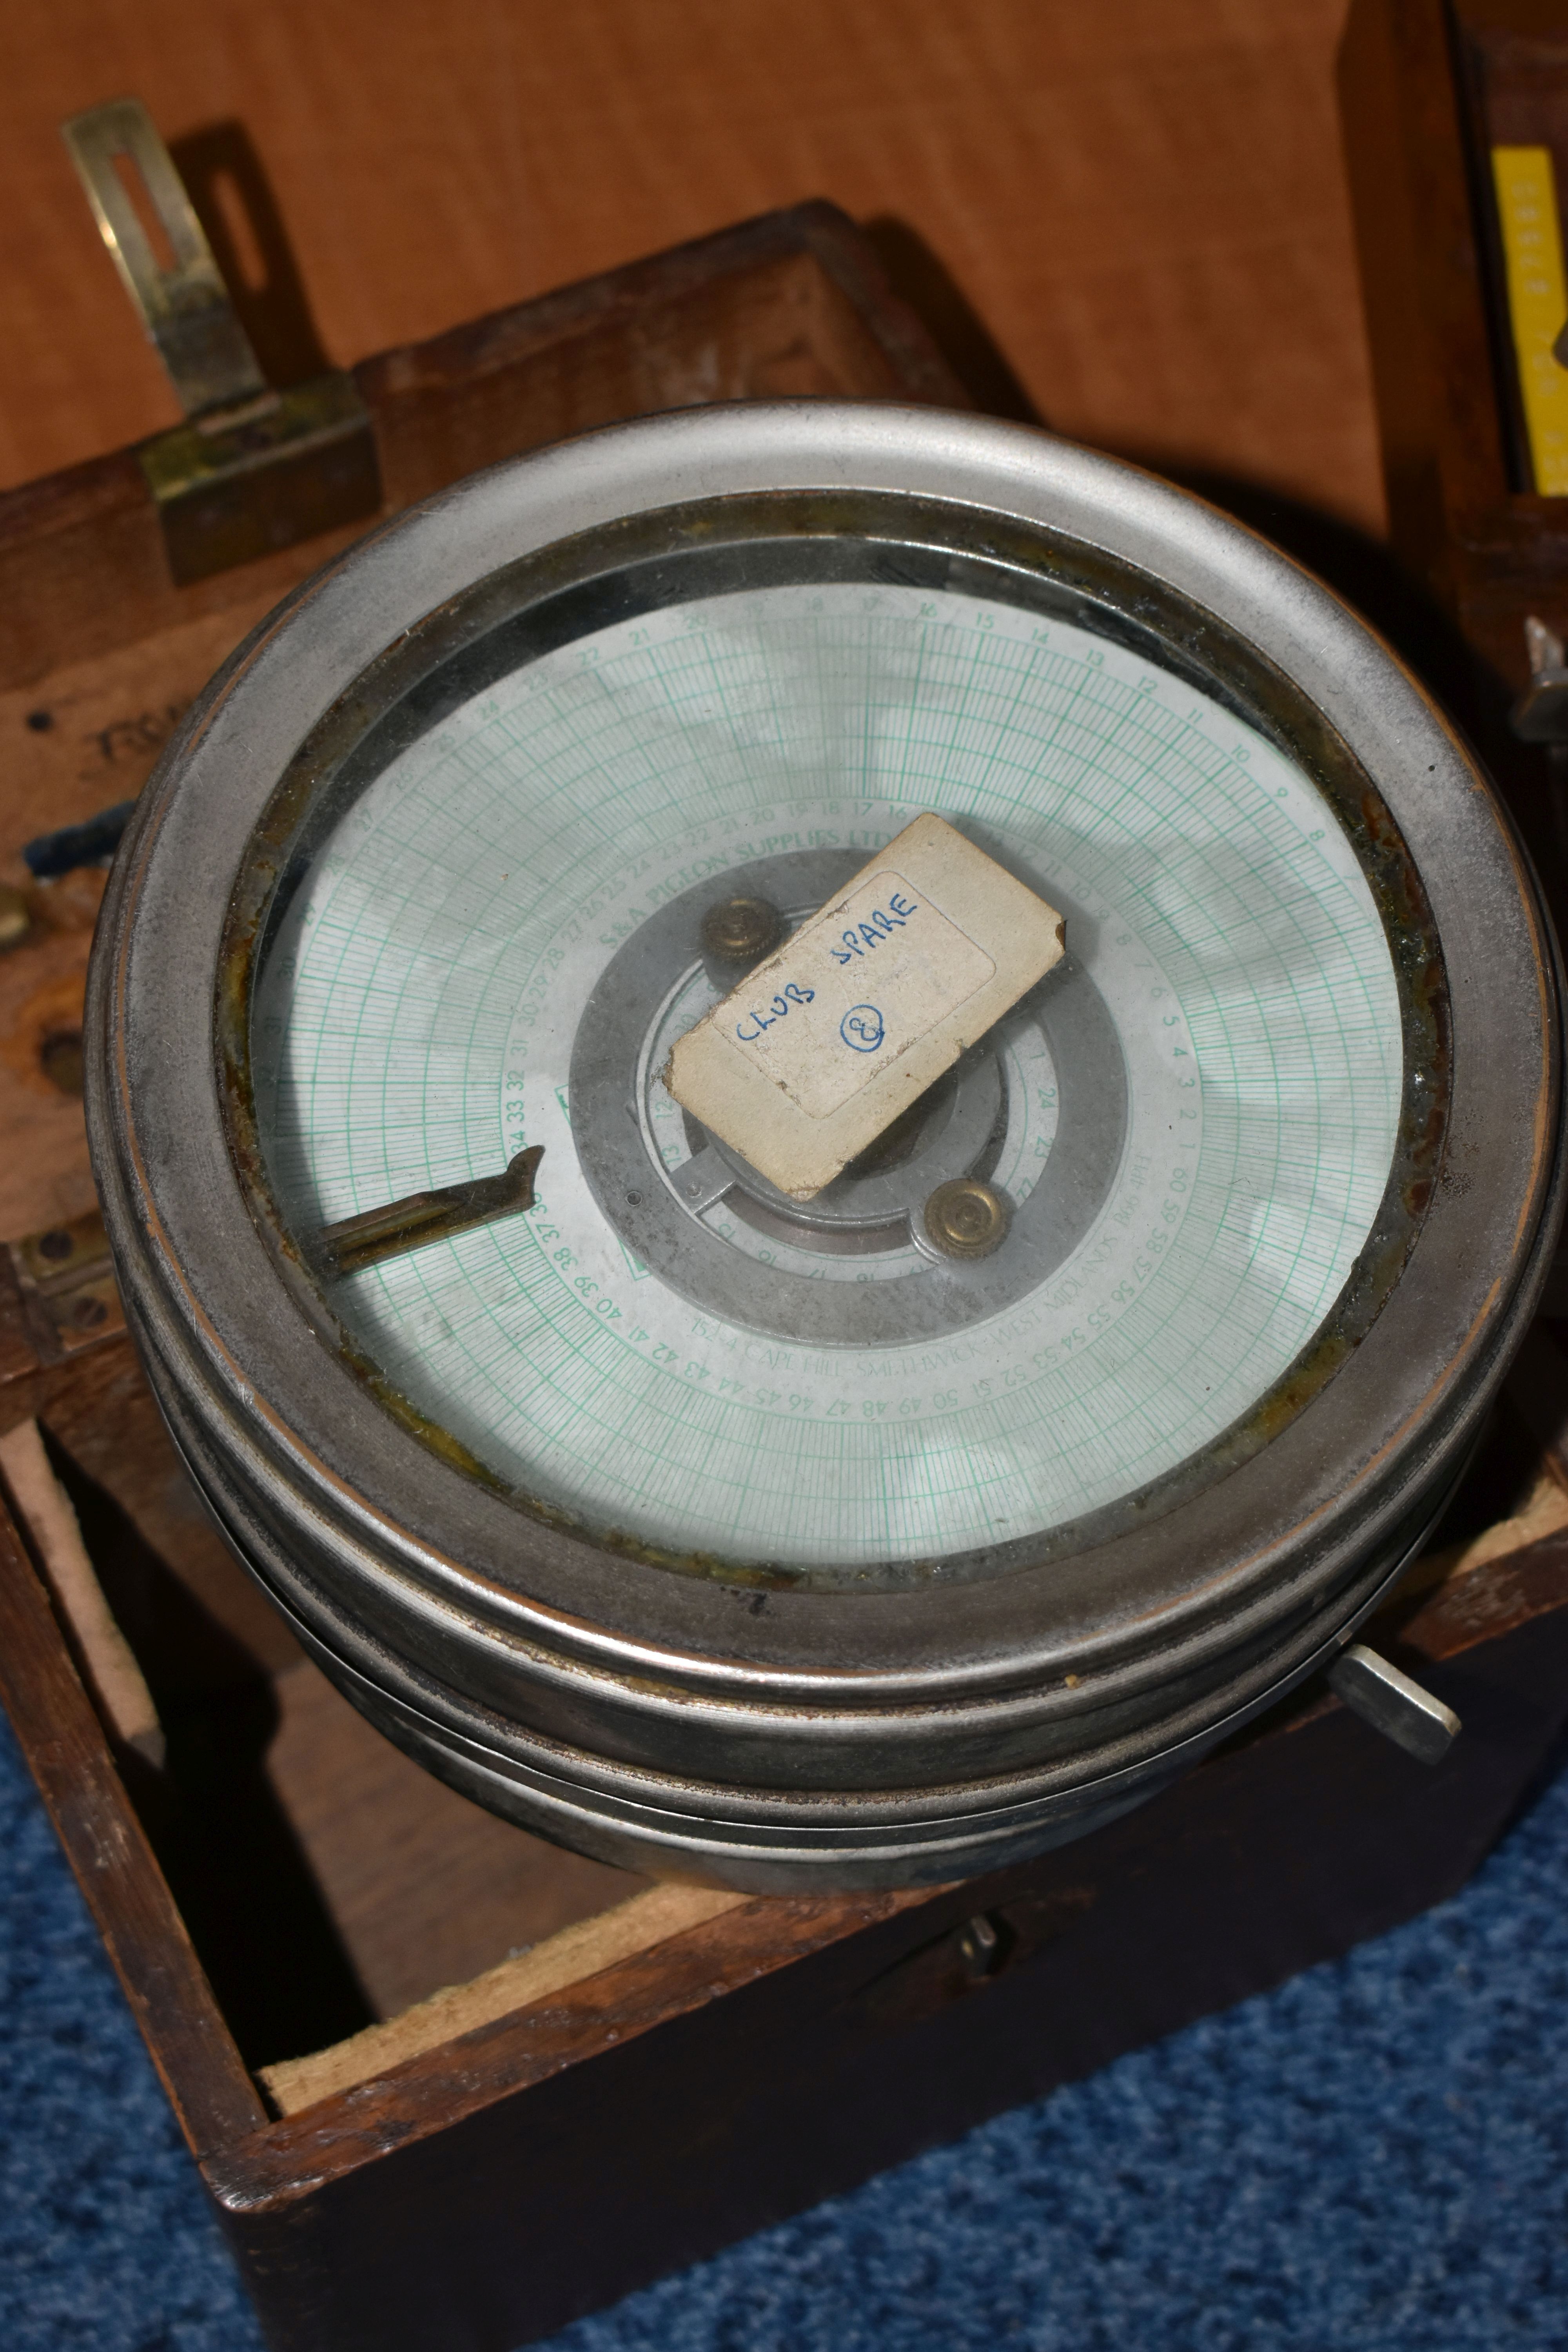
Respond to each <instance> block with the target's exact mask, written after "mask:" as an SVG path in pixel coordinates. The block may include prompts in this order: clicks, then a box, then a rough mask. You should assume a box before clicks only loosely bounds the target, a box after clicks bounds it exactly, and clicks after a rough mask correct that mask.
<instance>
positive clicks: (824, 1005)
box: [665, 816, 1062, 1200]
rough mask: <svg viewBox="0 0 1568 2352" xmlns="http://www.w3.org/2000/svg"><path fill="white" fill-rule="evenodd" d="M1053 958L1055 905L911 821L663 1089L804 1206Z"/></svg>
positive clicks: (710, 1020) (691, 1042) (957, 838)
mask: <svg viewBox="0 0 1568 2352" xmlns="http://www.w3.org/2000/svg"><path fill="white" fill-rule="evenodd" d="M1061 953H1062V926H1061V918H1060V917H1059V916H1058V914H1057V912H1056V910H1055V909H1054V908H1051V907H1047V905H1046V903H1045V901H1044V899H1042V898H1037V896H1036V895H1035V893H1034V892H1033V891H1032V890H1030V889H1027V888H1026V887H1025V885H1024V884H1023V883H1021V882H1018V881H1016V880H1015V878H1014V877H1013V876H1012V875H1010V874H1009V873H1007V872H1006V871H1005V868H1004V867H1002V866H998V865H997V864H996V863H995V861H994V859H993V858H990V857H987V856H986V855H985V853H984V851H983V850H979V849H976V848H975V847H974V845H973V843H972V842H969V841H966V840H965V839H964V837H963V835H962V834H960V833H957V832H955V831H954V829H953V827H952V825H950V824H947V823H946V822H945V821H944V820H943V819H942V818H941V817H938V816H922V817H917V819H916V820H915V822H914V824H911V825H909V826H907V827H906V828H905V830H904V831H903V832H902V833H901V834H900V835H899V836H898V838H897V839H896V840H895V841H892V842H890V843H889V845H888V847H887V848H886V849H885V850H884V851H883V852H882V853H881V855H880V856H878V857H876V858H874V859H873V860H872V862H871V864H870V865H869V866H867V867H865V868H864V870H863V871H862V872H861V873H860V874H858V875H857V876H856V877H855V879H854V880H853V882H851V883H850V885H849V887H848V888H847V891H845V892H844V893H843V894H842V896H840V897H837V898H834V899H832V900H831V901H830V902H829V904H828V905H827V906H826V907H824V908H821V909H820V910H819V912H818V913H816V914H815V915H814V916H812V918H811V919H810V920H809V921H808V922H806V923H805V924H803V925H802V927H801V929H799V930H798V931H797V932H796V933H795V937H794V938H793V939H792V940H789V941H788V943H787V944H786V945H785V946H784V947H783V948H781V949H780V950H778V952H777V953H776V954H775V955H773V956H770V957H769V958H768V959H767V961H765V962H764V963H762V964H760V965H759V966H758V967H757V969H756V970H755V971H752V972H751V973H749V974H748V976H747V977H746V979H745V980H743V981H742V982H741V984H740V985H739V987H737V988H735V989H734V990H732V991H731V993H730V995H729V996H727V997H726V998H725V999H724V1001H723V1003H721V1004H719V1005H716V1006H715V1007H714V1009H713V1011H712V1012H711V1013H708V1014H707V1015H706V1016H705V1018H704V1019H703V1020H701V1021H700V1022H699V1023H698V1024H697V1026H696V1027H695V1028H694V1029H692V1030H690V1031H689V1033H688V1034H687V1035H686V1036H684V1037H682V1038H681V1039H680V1041H679V1044H678V1045H676V1048H675V1051H674V1053H673V1054H672V1055H670V1059H669V1065H668V1069H667V1071H666V1073H665V1082H666V1084H667V1085H668V1088H669V1091H670V1092H671V1094H673V1095H674V1097H675V1098H676V1100H677V1101H678V1102H679V1103H681V1104H683V1105H684V1107H685V1108H687V1109H688V1110H689V1111H690V1112H692V1113H693V1114H694V1116H695V1117H696V1118H700V1119H701V1121H702V1122H703V1124H704V1125H705V1126H706V1127H709V1128H710V1129H712V1130H713V1131H714V1132H715V1133H716V1134H718V1135H720V1136H721V1137H722V1138H723V1139H724V1141H725V1142H727V1143H729V1144H731V1146H732V1147H733V1148H734V1149H735V1150H737V1151H740V1152H742V1153H743V1154H744V1156H745V1157H746V1159H748V1160H750V1161H751V1163H752V1166H753V1167H754V1168H756V1169H757V1170H758V1171H760V1172H761V1173H762V1174H763V1175H764V1176H766V1177H768V1178H769V1179H770V1181H772V1182H773V1183H775V1184H777V1185H779V1186H780V1187H781V1189H782V1190H784V1192H789V1193H791V1194H793V1195H794V1196H795V1198H796V1199H798V1200H809V1199H810V1198H811V1196H812V1194H813V1193H815V1192H820V1191H821V1190H822V1187H823V1186H824V1185H825V1184H826V1183H829V1182H831V1181H832V1179H833V1178H834V1177H835V1176H837V1174H838V1173H839V1171H840V1170H841V1169H842V1168H843V1167H844V1166H845V1165H846V1163H847V1161H848V1160H852V1159H853V1158H854V1157H855V1155H856V1153H857V1152H858V1151H863V1150H865V1149H866V1147H867V1145H868V1143H871V1142H873V1141H874V1140H875V1139H876V1138H877V1137H878V1136H879V1134H880V1133H881V1132H882V1129H884V1128H885V1127H887V1126H889V1125H890V1123H891V1122H892V1120H893V1119H895V1118H898V1116H899V1114H900V1112H901V1111H902V1110H904V1109H905V1108H907V1107H908V1106H909V1104H910V1103H911V1102H912V1101H913V1100H914V1099H915V1097H916V1096H917V1095H920V1094H922V1093H923V1092H924V1091H925V1089H926V1087H929V1086H930V1085H931V1083H932V1081H933V1080H934V1079H936V1078H938V1077H940V1076H942V1072H943V1071H944V1070H945V1069H948V1068H950V1067H951V1066H952V1064H953V1063H954V1062H955V1061H956V1060H957V1059H958V1056H959V1055H960V1054H962V1053H963V1051H964V1049H965V1047H966V1046H968V1045H973V1043H974V1041H975V1040H976V1039H977V1038H979V1037H982V1036H984V1034H985V1032H986V1030H987V1029H989V1028H990V1026H991V1024H992V1023H993V1022H994V1021H995V1020H996V1019H997V1018H998V1016H999V1015H1000V1014H1001V1013H1005V1012H1006V1010H1007V1008H1008V1007H1009V1005H1011V1004H1014V1003H1016V1002H1017V1000H1018V998H1019V997H1020V996H1021V995H1022V994H1023V993H1024V991H1025V990H1026V988H1029V987H1032V986H1033V984H1034V982H1036V981H1037V980H1039V979H1041V978H1042V977H1043V976H1044V974H1045V973H1046V972H1047V971H1049V970H1050V968H1051V966H1052V965H1053V964H1054V963H1056V962H1057V961H1058V958H1059V957H1060V955H1061Z"/></svg>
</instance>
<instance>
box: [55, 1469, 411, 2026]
mask: <svg viewBox="0 0 1568 2352" xmlns="http://www.w3.org/2000/svg"><path fill="white" fill-rule="evenodd" d="M45 1443H46V1444H47V1446H48V1449H49V1456H50V1461H51V1463H52V1465H53V1467H54V1471H55V1475H56V1476H57V1477H58V1479H59V1481H60V1484H61V1485H62V1486H64V1487H65V1489H66V1492H67V1494H68V1496H70V1500H71V1503H72V1506H73V1507H74V1508H75V1511H76V1514H77V1517H78V1519H79V1522H80V1525H81V1532H82V1540H83V1542H84V1543H85V1545H86V1547H87V1551H88V1556H89V1559H91V1561H92V1564H93V1567H94V1569H95V1570H96V1571H97V1574H98V1579H99V1581H100V1584H101V1585H102V1587H103V1591H104V1595H105V1598H106V1599H107V1600H108V1602H109V1605H110V1610H111V1612H113V1615H114V1619H115V1622H116V1623H117V1624H118V1625H119V1626H120V1629H121V1632H122V1633H124V1635H125V1638H126V1640H127V1642H128V1643H130V1645H131V1649H132V1654H134V1656H135V1658H136V1661H137V1664H139V1665H140V1666H141V1668H142V1673H143V1675H145V1676H146V1678H147V1684H148V1687H149V1689H150V1690H151V1692H152V1694H153V1703H154V1705H155V1706H156V1707H157V1710H158V1717H159V1720H160V1722H161V1723H162V1725H163V1732H164V1736H165V1738H166V1740H167V1747H168V1758H167V1762H166V1765H165V1767H164V1769H163V1771H161V1772H159V1771H154V1770H153V1769H152V1768H151V1767H150V1766H148V1765H146V1764H145V1763H144V1762H143V1761H142V1759H141V1758H140V1757H137V1756H133V1755H125V1754H119V1755H117V1758H116V1761H117V1764H118V1765H119V1768H120V1771H121V1778H122V1779H123V1780H124V1782H125V1785H126V1788H127V1790H129V1792H130V1795H131V1798H132V1802H133V1803H134V1805H135V1807H136V1810H137V1811H138V1813H139V1814H140V1815H141V1817H142V1826H143V1828H144V1829H145V1830H146V1832H147V1835H148V1838H149V1840H150V1841H151V1843H152V1845H153V1851H154V1853H156V1855H157V1857H158V1862H159V1865H160V1867H161V1868H162V1870H163V1875H164V1877H165V1878H166V1879H167V1880H168V1882H169V1887H170V1891H171V1893H172V1894H173V1895H174V1901H175V1903H176V1905H177V1906H178V1907H179V1909H180V1911H181V1913H182V1915H183V1916H184V1921H185V1925H186V1927H187V1928H188V1929H189V1931H190V1937H191V1941H192V1943H193V1944H194V1945H195V1948H196V1954H197V1957H198V1958H199V1959H200V1960H201V1963H202V1966H203V1968H204V1969H205V1971H206V1974H207V1978H208V1980H209V1981H210V1983H211V1985H212V1988H213V1991H214V1993H215V1995H216V1999H217V2002H218V2006H219V2008H220V2009H221V2010H222V2011H223V2013H224V2015H225V2017H226V2020H227V2022H228V2025H229V2028H230V2030H231V2032H233V2034H234V2038H235V2041H236V2042H237V2044H238V2046H239V2051H240V2054H241V2056H242V2057H243V2058H244V2060H245V2063H246V2064H247V2066H248V2067H250V2068H251V2069H252V2070H254V2069H255V2068H256V2067H258V2066H266V2065H269V2064H270V2063H272V2062H273V2060H275V2059H278V2058H292V2057H298V2056H300V2053H302V2052H304V2051H308V2050H320V2049H322V2048H324V2047H325V2046H326V2045H327V2044H328V2043H329V2042H337V2041H341V2040H342V2039H343V2038H344V2036H346V2035H348V2034H351V2033H357V2032H359V2031H360V2029H361V2027H362V2026H365V2025H368V2024H370V2023H371V2022H372V2020H373V2017H374V2011H373V2010H372V2008H371V2004H370V2002H369V2000H368V1999H367V1998H366V1996H365V1993H364V1990H363V1987H362V1986H361V1984H360V1982H359V1979H358V1977H357V1976H356V1974H355V1972H354V1969H353V1964H352V1963H351V1961H350V1960H349V1958H348V1956H347V1954H346V1952H345V1951H344V1949H343V1947H342V1941H341V1940H340V1938H339V1936H338V1932H337V1929H336V1927H334V1925H333V1923H332V1919H331V1915H330V1913H329V1912H328V1910H327V1906H326V1904H325V1902H324V1901H323V1899H322V1896H321V1889H320V1887H319V1886H318V1885H317V1883H316V1879H315V1875H314V1873H313V1872H312V1870H311V1868H310V1863H309V1861H308V1860H307V1858H306V1855H305V1853H304V1851H303V1849H302V1848H301V1846H300V1842H299V1840H298V1838H297V1837H296V1836H295V1833H294V1831H293V1828H292V1825H291V1824H290V1822H289V1818H288V1816H287V1814H286V1813H285V1812H284V1811H283V1808H282V1806H281V1804H280V1803H279V1799H278V1795H277V1792H276V1790H274V1789H273V1787H272V1784H271V1782H270V1780H268V1777H267V1771H266V1755H267V1750H268V1746H269V1745H270V1743H271V1740H272V1738H273V1736H274V1734H275V1733H276V1731H277V1728H278V1723H279V1706H278V1699H277V1696H276V1693H275V1691H274V1689H273V1686H272V1684H271V1682H270V1680H269V1679H268V1675H267V1673H266V1671H265V1669H264V1668H263V1667H262V1666H261V1665H260V1664H258V1661H257V1660H256V1659H255V1658H253V1657H252V1656H251V1654H250V1653H249V1652H248V1651H247V1649H246V1648H245V1646H244V1644H243V1643H239V1642H237V1640H236V1639H235V1637H234V1636H233V1634H232V1633H228V1632H227V1631H226V1629H225V1628H224V1627H223V1626H221V1625H220V1624H219V1623H218V1622H217V1621H216V1618H215V1617H213V1616H212V1615H210V1614H209V1612H207V1611H206V1610H205V1609H204V1608H203V1607H202V1605H201V1603H200V1602H199V1601H197V1600H195V1598H194V1596H193V1595H192V1594H191V1593H190V1592H189V1591H187V1590H186V1589H185V1587H184V1585H183V1584H182V1583H181V1581H180V1580H179V1578H178V1577H176V1576H175V1575H174V1574H173V1573H172V1571H171V1570H169V1568H168V1567H167V1566H166V1565H165V1563H164V1562H163V1560H162V1559H160V1558H159V1556H158V1554H157V1553H156V1552H155V1551H154V1550H153V1548H152V1546H151V1545H150V1544H148V1543H147V1542H146V1541H145V1540H144V1538H142V1535H141V1534H140V1533H139V1531H138V1530H137V1528H136V1527H135V1526H134V1524H133V1522H132V1520H131V1519H130V1517H128V1516H127V1515H126V1513H125V1512H124V1511H123V1510H121V1507H120V1505H119V1504H118V1503H116V1502H115V1501H114V1499H113V1498H112V1496H110V1495H108V1494H106V1493H105V1491H104V1489H103V1488H102V1487H101V1486H98V1485H96V1484H95V1482H94V1481H93V1480H92V1479H90V1478H89V1477H88V1476H87V1475H86V1474H85V1472H83V1471H82V1470H81V1469H80V1468H79V1465H77V1464H76V1463H75V1462H73V1461H72V1460H71V1458H70V1456H69V1454H67V1453H65V1451H64V1450H63V1449H62V1448H61V1447H59V1446H58V1444H54V1443H53V1442H52V1441H51V1440H50V1439H49V1438H48V1436H47V1433H46V1437H45Z"/></svg>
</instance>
